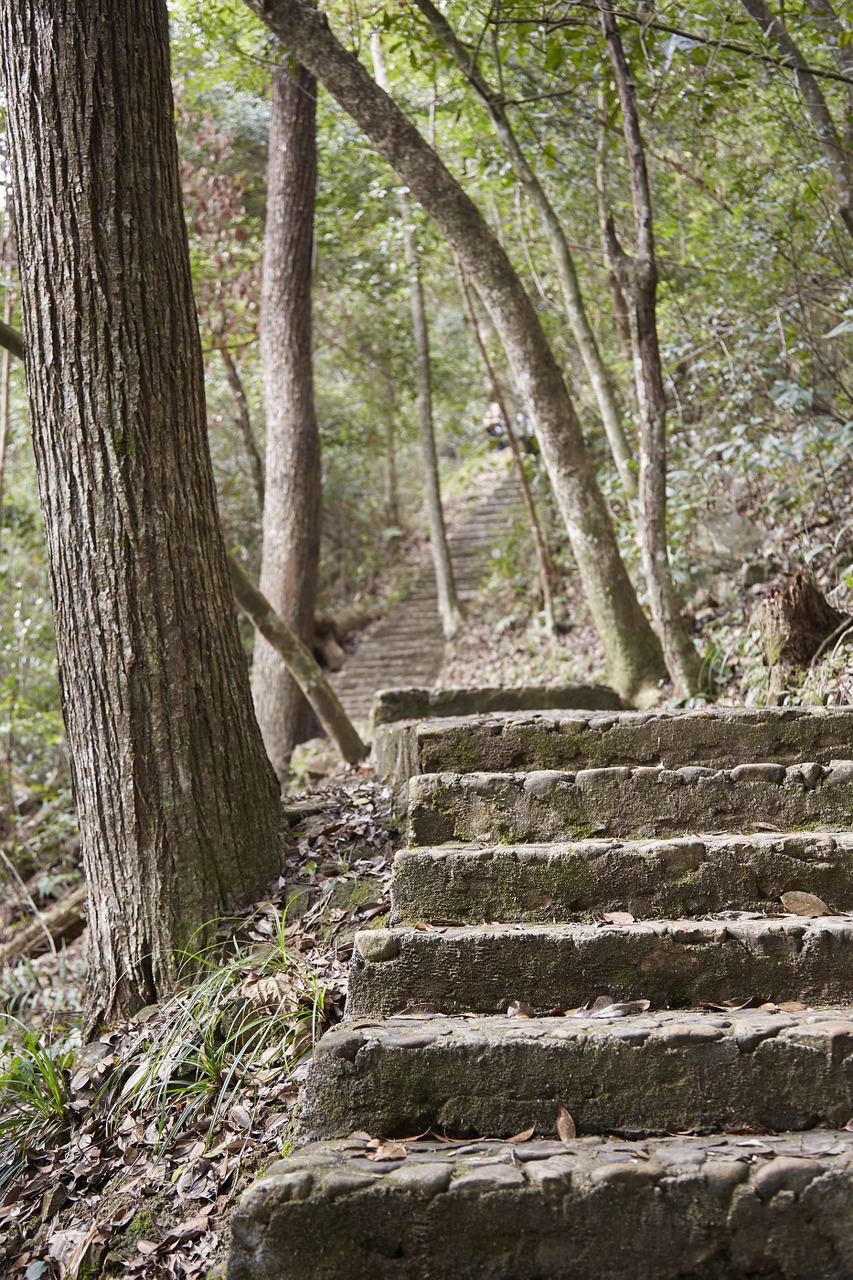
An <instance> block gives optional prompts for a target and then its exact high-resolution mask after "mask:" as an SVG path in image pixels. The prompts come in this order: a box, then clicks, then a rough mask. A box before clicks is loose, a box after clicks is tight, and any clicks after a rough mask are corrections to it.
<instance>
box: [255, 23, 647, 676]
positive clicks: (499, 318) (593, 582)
mask: <svg viewBox="0 0 853 1280" xmlns="http://www.w3.org/2000/svg"><path fill="white" fill-rule="evenodd" d="M247 3H248V4H249V7H250V8H251V9H253V10H254V12H255V13H257V15H258V16H259V17H260V18H261V20H262V21H264V22H266V23H267V25H268V26H270V27H271V29H272V30H273V31H274V32H275V33H276V35H278V36H279V38H280V39H281V40H283V41H284V42H286V43H287V44H288V45H289V46H290V48H291V49H292V50H293V52H294V54H295V55H296V56H297V57H298V58H299V60H300V61H301V62H302V63H303V64H304V65H306V66H309V67H311V69H312V70H313V71H314V72H315V74H316V75H317V76H318V78H319V79H320V80H322V82H323V84H324V85H325V86H326V88H327V89H328V90H329V92H330V93H331V94H332V96H333V97H335V98H336V99H337V100H338V102H339V103H340V104H341V106H342V107H343V108H344V110H346V111H347V112H348V113H349V114H350V115H351V116H352V117H353V119H354V120H355V121H356V122H357V123H358V124H359V125H360V127H361V128H362V129H363V130H364V131H365V133H366V134H367V135H368V137H370V138H371V140H372V141H373V143H374V145H375V146H376V148H377V150H378V151H379V152H380V153H381V155H382V156H383V157H384V159H385V160H387V162H388V163H389V164H390V165H391V166H392V168H394V169H395V170H396V172H397V174H398V175H399V177H400V178H402V180H403V181H404V182H405V183H406V185H407V186H408V187H409V190H410V191H411V193H412V195H413V196H414V197H415V199H417V200H418V201H419V202H420V204H421V205H422V206H423V207H424V209H426V211H427V212H428V213H429V214H430V216H431V217H432V218H433V219H434V220H435V222H436V223H437V225H438V226H439V228H440V230H441V231H442V232H443V234H444V235H445V236H446V237H447V239H448V241H449V242H450V244H451V245H452V247H453V248H454V249H455V250H456V252H457V253H458V254H459V258H460V261H461V262H462V265H463V267H464V268H465V271H466V273H467V275H468V277H469V279H470V280H471V281H472V283H473V284H474V286H475V288H476V289H477V292H478V293H479V295H480V297H481V299H482V301H483V304H484V305H485V307H486V310H487V311H488V312H489V314H490V315H491V317H492V321H493V323H494V325H495V327H496V329H497V331H498V333H499V335H500V338H501V342H502V344H503V347H504V350H505V351H506V353H507V356H508V358H509V360H510V363H511V365H512V369H513V377H514V378H515V381H516V383H517V384H518V387H519V391H520V394H521V396H522V398H523V399H524V402H525V404H526V405H527V406H528V408H529V411H530V415H531V418H532V420H533V423H534V427H535V429H536V434H537V437H538V439H539V443H540V447H541V449H542V456H543V458H544V460H545V465H546V466H547V468H548V473H549V475H550V477H551V483H552V486H553V488H554V493H555V495H556V498H557V501H558V503H559V505H560V509H561V512H562V515H563V519H564V520H565V522H566V527H567V529H568V532H569V536H570V538H571V543H572V549H573V551H574V555H575V560H576V562H577V565H578V570H579V572H580V576H581V581H582V583H583V587H584V591H585V593H586V598H587V600H588V601H589V606H590V610H591V612H592V615H593V619H594V621H595V624H596V627H597V628H598V632H599V635H600V636H601V640H602V644H603V646H604V652H605V656H606V660H607V669H608V679H609V682H610V684H611V685H612V686H613V687H614V688H616V689H617V690H618V691H619V693H620V694H621V695H622V696H623V697H624V698H625V699H626V700H634V699H636V698H637V697H640V698H642V699H643V700H644V701H645V700H648V699H651V698H654V697H656V688H657V681H658V679H659V677H660V675H661V674H662V662H661V654H660V648H659V645H658V642H657V639H656V637H655V635H654V633H653V631H652V629H651V627H650V626H649V623H648V620H647V619H646V617H645V615H644V614H643V611H642V609H641V608H640V605H639V602H638V600H637V597H636V594H635V592H634V589H633V587H632V585H631V582H630V580H629V578H628V575H627V573H626V571H625V566H624V565H623V563H622V560H621V559H620V556H619V550H618V547H617V545H616V537H615V533H614V530H613V524H612V522H611V519H610V513H609V511H608V509H607V506H606V504H605V502H604V499H603V497H602V495H601V491H600V489H599V488H598V484H597V481H596V478H595V472H594V469H593V466H592V462H591V460H590V457H589V454H588V453H587V450H586V446H585V444H584V439H583V434H582V432H581V428H580V423H579V422H578V418H577V414H576V413H575V410H574V406H573V404H572V402H571V400H570V399H569V396H568V393H567V391H566V385H565V383H564V381H563V378H562V375H561V373H560V370H559V368H558V367H557V363H556V360H555V359H554V354H553V352H552V350H551V348H550V346H549V345H548V342H547V339H546V338H545V334H544V333H543V331H542V327H541V324H540V322H539V318H538V316H537V314H536V311H535V309H534V307H533V305H532V303H531V301H530V298H529V297H528V295H527V293H526V291H525V289H524V287H523V285H522V284H521V281H520V280H519V278H518V276H517V274H516V272H515V271H514V270H513V267H512V265H511V263H510V261H509V258H508V257H507V255H506V252H505V250H504V249H503V248H502V247H501V245H500V243H499V242H498V240H497V238H496V237H495V235H494V234H493V233H492V231H491V229H490V228H489V226H488V224H487V223H486V221H485V219H484V218H483V216H482V214H481V213H480V212H479V210H478V209H477V208H476V206H475V205H474V204H473V203H472V201H471V200H470V199H469V198H468V196H467V195H466V194H465V192H464V191H463V190H462V188H461V187H460V185H459V183H458V182H457V181H456V179H455V178H454V177H453V176H452V175H451V174H450V172H449V171H448V170H447V168H446V167H445V166H444V164H443V163H442V162H441V160H440V159H439V157H438V156H437V155H436V154H435V152H434V151H433V150H432V149H431V148H430V147H429V146H428V145H427V143H426V142H425V141H424V139H423V138H422V137H421V135H420V134H419V133H418V131H417V129H416V128H415V127H414V125H413V124H412V123H411V121H410V120H408V119H407V118H406V116H404V115H403V113H402V112H401V111H400V109H399V108H398V107H397V106H396V104H395V103H394V102H393V101H392V100H391V99H390V98H389V97H388V95H387V94H385V93H384V92H383V91H382V90H381V89H380V88H379V86H378V85H377V84H376V82H375V81H374V80H373V79H372V78H371V76H370V75H369V73H368V72H367V71H366V70H365V68H364V67H363V66H362V65H361V63H360V62H359V61H358V59H357V58H356V57H355V55H354V54H352V53H349V52H348V51H347V50H346V49H344V47H343V46H342V45H341V44H340V42H339V41H338V40H337V39H336V37H335V36H334V35H333V34H332V32H331V30H330V29H329V24H328V21H327V19H326V18H325V16H324V15H323V14H321V13H319V12H318V11H317V9H315V8H314V7H313V6H312V5H311V4H309V3H307V2H306V0H247Z"/></svg>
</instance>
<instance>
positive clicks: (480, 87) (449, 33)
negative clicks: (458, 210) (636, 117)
mask: <svg viewBox="0 0 853 1280" xmlns="http://www.w3.org/2000/svg"><path fill="white" fill-rule="evenodd" d="M415 3H416V4H417V6H418V8H419V9H420V11H421V13H422V14H423V15H424V17H425V18H426V19H427V21H428V22H429V25H430V28H431V30H432V32H433V34H434V35H435V36H436V37H437V38H438V40H439V41H440V42H441V44H442V45H443V47H444V49H445V51H446V52H447V53H448V54H449V55H450V57H451V58H452V59H453V60H454V62H455V63H456V65H457V66H458V67H459V69H460V70H461V71H462V73H463V74H464V75H465V76H466V77H467V79H468V82H469V83H470V84H471V85H472V87H473V88H474V89H475V90H476V91H477V93H478V94H479V95H480V97H481V99H482V101H483V104H484V106H485V108H486V110H487V112H488V114H489V119H490V120H491V122H492V125H493V126H494V130H495V133H496V134H497V137H498V141H499V142H500V144H501V146H502V147H503V149H504V151H505V152H506V154H507V156H508V157H509V161H510V164H511V165H512V168H513V172H514V173H515V176H516V177H517V178H518V180H519V182H520V183H521V185H522V187H523V188H524V190H525V191H526V192H527V194H528V196H529V197H530V201H531V203H532V204H533V206H534V208H535V209H536V212H537V213H538V214H539V220H540V223H541V226H542V230H543V232H544V234H545V238H546V239H547V241H548V244H549V245H550V247H551V253H552V256H553V258H554V263H555V265H556V268H557V275H558V276H559V279H560V288H561V290H562V294H563V305H564V306H565V309H566V315H567V317H568V320H569V325H570V326H571V330H572V334H573V335H574V339H575V342H576V343H577V347H578V351H580V354H581V359H582V360H583V363H584V368H585V369H586V372H587V377H588V378H589V381H590V385H591V386H592V390H593V394H594V395H595V399H596V402H597V404H598V411H599V413H600V414H601V421H602V423H603V425H604V433H605V435H606V436H607V442H608V444H609V446H610V452H611V453H612V455H613V461H614V462H615V464H616V470H617V471H618V473H619V479H620V480H621V482H622V488H623V489H624V490H625V493H626V494H627V495H628V497H631V498H633V497H636V495H637V477H636V474H635V463H634V455H633V451H632V449H631V446H630V444H629V442H628V436H627V434H626V432H625V426H624V423H623V421H622V415H621V413H620V412H619V406H618V404H617V402H616V394H615V392H614V390H613V381H612V378H611V376H610V370H609V369H608V368H607V365H606V364H605V361H604V358H603V356H602V354H601V350H600V348H599V346H598V342H597V341H596V337H595V334H594V332H593V329H592V325H591V324H590V322H589V317H588V316H587V313H586V306H585V304H584V300H583V294H582V293H581V287H580V281H579V280H578V273H577V270H576V268H575V262H574V258H573V257H572V251H571V249H570V248H569V242H568V240H567V239H566V233H565V231H564V230H563V224H562V222H561V221H560V218H559V215H558V214H557V211H556V209H555V208H554V206H553V205H552V204H551V201H550V200H549V199H548V195H547V192H546V191H545V188H544V187H543V186H542V183H541V182H540V181H539V178H538V177H537V175H536V172H535V171H534V169H533V167H532V165H531V164H530V162H529V161H528V159H527V157H526V156H525V154H524V151H523V149H522V147H521V144H520V143H519V141H518V138H517V137H516V135H515V131H514V130H513V128H512V125H511V123H510V120H509V116H508V115H507V112H506V107H505V106H504V104H503V101H502V100H501V97H500V95H499V94H497V93H495V91H494V90H493V89H492V88H491V87H490V86H489V84H488V83H487V81H486V79H485V77H484V76H483V74H482V72H481V71H480V69H479V67H478V65H477V60H476V57H475V56H474V55H473V54H472V53H471V52H470V51H469V50H468V49H466V48H465V46H464V45H463V44H462V42H461V41H460V40H459V38H458V37H457V35H456V33H455V31H454V30H453V28H452V27H451V26H450V23H449V22H448V21H447V19H446V18H445V17H444V15H443V14H442V13H440V12H439V11H438V9H437V8H436V7H435V5H434V4H433V3H432V0H415Z"/></svg>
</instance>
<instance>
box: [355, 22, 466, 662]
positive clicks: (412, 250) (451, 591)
mask: <svg viewBox="0 0 853 1280" xmlns="http://www.w3.org/2000/svg"><path fill="white" fill-rule="evenodd" d="M370 47H371V51H372V54H373V69H374V75H375V76H376V83H377V84H378V85H379V86H380V88H382V89H383V90H385V92H386V93H387V91H388V72H387V70H386V66H385V55H384V53H383V52H382V43H381V41H380V39H379V36H378V35H376V34H375V33H374V35H373V36H372V37H371V42H370ZM397 200H398V202H399V206H400V216H401V218H402V221H403V244H404V247H405V250H406V262H407V263H408V267H409V299H410V305H411V309H412V333H413V335H414V339H415V359H416V366H417V386H418V428H419V430H420V437H421V458H422V459H423V466H424V497H425V499H426V509H427V521H428V523H429V542H430V550H431V551H432V562H433V567H434V569H435V589H436V595H437V596H438V614H439V617H440V618H441V629H442V631H443V632H444V638H445V639H446V640H452V639H453V637H454V636H455V635H456V632H457V631H458V630H459V627H460V625H461V623H462V611H461V610H460V608H459V600H458V598H457V596H456V583H455V581H454V578H453V562H452V560H451V558H450V547H449V546H448V543H447V529H446V528H445V524H444V508H443V507H442V504H441V483H440V481H439V475H438V455H437V453H436V449H435V423H434V421H433V416H432V365H431V362H430V352H429V325H428V323H427V315H426V306H425V304H424V286H423V280H422V279H421V268H420V262H419V259H418V247H417V243H416V241H415V232H414V228H413V226H412V214H411V210H410V208H409V202H408V200H407V199H406V196H405V194H404V193H403V192H402V191H400V192H398V193H397Z"/></svg>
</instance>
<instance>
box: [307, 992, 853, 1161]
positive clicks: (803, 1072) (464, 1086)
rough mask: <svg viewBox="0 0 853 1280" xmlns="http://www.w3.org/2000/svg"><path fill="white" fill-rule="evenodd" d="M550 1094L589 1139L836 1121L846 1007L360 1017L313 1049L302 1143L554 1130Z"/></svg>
mask: <svg viewBox="0 0 853 1280" xmlns="http://www.w3.org/2000/svg"><path fill="white" fill-rule="evenodd" d="M558 1102H559V1103H562V1104H563V1105H564V1106H566V1107H567V1108H568V1110H569V1111H570V1113H571V1115H572V1117H573V1118H574V1121H575V1124H576V1125H577V1128H578V1133H582V1134H586V1133H602V1132H617V1133H622V1134H643V1133H655V1132H657V1133H672V1132H683V1131H684V1130H691V1129H695V1130H713V1129H726V1128H743V1127H744V1126H747V1125H749V1126H752V1127H761V1126H764V1127H766V1128H769V1129H773V1130H780V1129H806V1128H811V1127H813V1126H814V1125H815V1124H827V1125H834V1126H838V1127H841V1126H843V1125H844V1124H845V1123H846V1122H847V1120H849V1119H850V1115H851V1111H853V1010H852V1009H850V1008H849V1007H843V1008H841V1009H838V1010H829V1009H821V1010H811V1011H804V1012H793V1013H786V1012H782V1011H780V1012H776V1013H770V1012H768V1011H765V1010H763V1009H742V1010H738V1011H735V1012H729V1013H725V1014H723V1013H721V1012H701V1011H697V1010H689V1011H685V1010H665V1011H663V1012H651V1011H650V1012H648V1013H643V1014H635V1015H630V1016H626V1017H615V1018H614V1017H611V1018H599V1017H593V1016H590V1015H589V1014H586V1015H583V1016H575V1017H568V1018H566V1017H561V1018H558V1017H554V1018H525V1017H517V1016H516V1017H507V1016H506V1015H504V1016H503V1017H491V1018H470V1019H469V1018H444V1017H440V1016H437V1015H434V1016H427V1017H420V1018H413V1017H404V1018H389V1019H386V1020H385V1021H383V1022H381V1023H378V1024H373V1025H371V1024H370V1023H368V1022H365V1021H364V1020H355V1023H354V1024H353V1023H349V1022H347V1023H344V1024H342V1025H341V1026H340V1027H337V1028H335V1029H334V1030H332V1031H330V1032H328V1033H327V1034H326V1035H325V1036H324V1037H323V1039H322V1040H321V1041H320V1042H319V1044H318V1045H317V1047H316V1050H315V1056H314V1060H313V1062H312V1064H311V1067H310V1070H309V1076H308V1084H307V1089H306V1096H305V1104H304V1107H303V1110H302V1114H301V1117H300V1129H299V1140H300V1141H302V1142H304V1141H308V1140H314V1139H318V1138H327V1137H345V1136H346V1135H347V1134H348V1133H351V1132H352V1131H353V1129H363V1130H366V1131H367V1132H368V1133H371V1134H382V1135H398V1136H406V1135H411V1134H414V1133H423V1132H424V1131H425V1130H428V1129H434V1130H435V1131H437V1132H439V1133H444V1134H448V1135H450V1136H453V1137H465V1136H472V1135H474V1136H476V1135H481V1134H485V1135H488V1136H489V1137H500V1138H508V1137H511V1136H512V1135H513V1134H516V1133H519V1132H521V1131H522V1130H525V1129H527V1128H529V1127H530V1125H535V1126H536V1131H537V1132H538V1133H540V1134H541V1133H549V1132H551V1131H552V1130H553V1128H554V1121H555V1117H556V1112H557V1106H558Z"/></svg>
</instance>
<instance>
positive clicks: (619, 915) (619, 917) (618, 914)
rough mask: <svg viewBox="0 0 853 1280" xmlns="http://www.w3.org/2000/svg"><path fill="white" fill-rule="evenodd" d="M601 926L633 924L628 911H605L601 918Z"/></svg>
mask: <svg viewBox="0 0 853 1280" xmlns="http://www.w3.org/2000/svg"><path fill="white" fill-rule="evenodd" d="M601 920H602V923H603V924H633V923H634V917H633V916H632V915H631V912H630V911H605V912H604V914H603V915H602V917H601Z"/></svg>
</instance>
